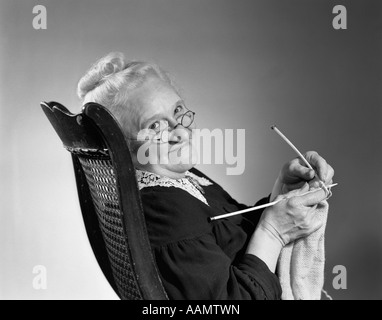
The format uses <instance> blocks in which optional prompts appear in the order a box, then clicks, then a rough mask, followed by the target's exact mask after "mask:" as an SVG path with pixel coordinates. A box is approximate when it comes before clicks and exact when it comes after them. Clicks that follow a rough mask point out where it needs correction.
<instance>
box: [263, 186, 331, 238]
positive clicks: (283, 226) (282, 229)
mask: <svg viewBox="0 0 382 320" xmlns="http://www.w3.org/2000/svg"><path fill="white" fill-rule="evenodd" d="M308 191H309V184H308V183H305V184H304V185H303V187H302V188H301V189H297V190H293V191H290V192H288V193H287V194H285V195H283V196H278V197H276V200H278V199H281V198H286V199H284V200H282V201H280V202H278V203H276V204H275V205H274V206H272V207H269V208H267V209H266V210H264V212H263V214H262V216H261V219H260V221H259V227H260V228H263V229H264V230H266V231H267V232H268V233H269V234H271V235H272V236H273V237H274V238H276V239H277V240H279V241H280V243H281V244H282V245H283V246H285V245H286V244H288V243H289V242H292V241H294V240H296V239H299V238H302V237H306V236H308V235H310V234H311V233H313V232H314V231H316V230H318V229H319V228H320V227H321V226H322V225H323V221H322V219H320V218H319V217H318V216H317V215H316V214H315V212H314V211H315V209H316V207H317V206H318V205H319V203H321V202H322V201H323V200H325V198H326V193H325V191H324V190H322V189H317V190H316V191H314V192H309V193H307V192H308Z"/></svg>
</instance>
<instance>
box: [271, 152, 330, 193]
mask: <svg viewBox="0 0 382 320" xmlns="http://www.w3.org/2000/svg"><path fill="white" fill-rule="evenodd" d="M304 157H305V159H306V160H307V161H308V162H309V163H310V165H311V166H312V167H313V169H314V170H315V171H316V172H317V174H318V178H319V179H320V180H321V181H322V182H324V183H325V185H327V184H330V183H332V181H333V176H334V170H333V168H332V167H331V166H330V165H329V164H328V163H327V162H326V160H325V159H324V158H323V157H321V156H320V155H319V154H318V153H317V152H315V151H308V152H306V153H305V154H304ZM305 182H309V186H310V188H317V187H319V181H317V179H315V172H314V171H313V170H311V169H309V168H308V167H307V166H306V164H305V163H304V162H303V161H302V160H301V159H300V158H295V159H293V160H291V161H289V162H288V163H286V164H285V165H284V166H283V168H282V169H281V171H280V174H279V176H278V178H277V180H276V182H275V185H274V187H273V190H272V196H271V200H274V199H275V198H276V197H277V196H278V195H281V194H285V193H287V192H290V191H292V190H296V189H299V188H301V187H302V186H303V185H304V183H305Z"/></svg>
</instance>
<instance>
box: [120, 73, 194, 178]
mask: <svg viewBox="0 0 382 320" xmlns="http://www.w3.org/2000/svg"><path fill="white" fill-rule="evenodd" d="M129 102H130V108H129V110H130V114H129V118H128V119H127V121H126V122H127V128H128V132H127V134H128V136H129V138H132V139H137V135H138V133H140V132H142V130H147V129H149V130H150V131H151V132H152V133H153V132H160V131H161V130H163V129H164V126H163V124H166V123H168V126H169V128H168V129H165V133H166V134H167V130H170V131H169V132H168V139H166V140H165V141H166V142H158V141H155V140H149V141H134V140H131V145H130V149H131V151H132V157H133V162H134V165H135V167H136V168H138V169H141V170H146V171H150V172H153V173H156V174H160V175H163V176H167V177H170V178H174V179H177V178H181V177H184V173H185V172H186V171H187V170H189V169H191V168H192V167H193V166H194V165H195V163H196V160H197V158H196V157H197V155H196V153H195V152H192V150H193V149H192V141H191V140H190V139H191V133H192V131H191V129H192V127H190V128H187V129H186V128H184V127H182V126H181V125H178V121H177V120H176V119H180V117H181V115H182V114H184V113H185V112H186V111H188V109H187V108H186V107H185V104H184V101H183V100H182V99H181V97H180V96H179V94H178V93H177V92H176V91H175V89H174V88H173V87H172V86H171V85H170V84H168V83H167V82H165V81H163V80H161V79H159V78H158V77H155V76H151V77H149V78H148V79H147V80H146V81H145V82H144V83H143V84H142V85H141V86H139V87H138V88H136V89H134V91H133V92H132V94H131V95H130V98H129ZM177 125H178V126H177ZM174 127H176V129H175V130H174ZM167 140H168V141H167ZM142 147H144V149H145V150H148V152H149V153H150V154H149V157H148V158H149V159H150V161H149V163H146V164H145V163H142V161H138V160H140V158H139V157H138V156H137V153H138V150H139V149H140V148H142Z"/></svg>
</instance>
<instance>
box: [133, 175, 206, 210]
mask: <svg viewBox="0 0 382 320" xmlns="http://www.w3.org/2000/svg"><path fill="white" fill-rule="evenodd" d="M136 176H137V182H138V188H139V190H141V189H143V188H147V187H155V186H160V187H175V188H180V189H183V190H184V191H186V192H188V193H189V194H191V195H192V196H194V197H195V198H197V199H199V200H200V201H202V202H204V203H205V204H206V205H208V202H207V200H206V198H205V197H204V195H203V193H204V191H203V186H209V185H212V182H211V181H209V180H208V179H206V178H204V177H199V176H197V175H196V174H194V173H192V172H189V171H186V173H185V177H184V178H180V179H171V178H168V177H165V176H161V175H158V174H156V173H152V172H148V171H143V170H139V169H136Z"/></svg>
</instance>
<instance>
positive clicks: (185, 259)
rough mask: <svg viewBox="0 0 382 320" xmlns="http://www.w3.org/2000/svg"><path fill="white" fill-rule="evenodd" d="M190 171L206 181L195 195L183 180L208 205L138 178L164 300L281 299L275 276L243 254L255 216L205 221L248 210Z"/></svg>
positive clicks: (173, 188) (183, 192) (179, 190)
mask: <svg viewBox="0 0 382 320" xmlns="http://www.w3.org/2000/svg"><path fill="white" fill-rule="evenodd" d="M143 172H144V171H143ZM190 172H191V173H192V174H193V175H196V176H198V177H203V178H202V179H204V178H206V179H208V181H209V182H210V184H209V185H206V184H205V185H204V186H202V190H201V191H199V190H200V188H198V184H197V183H195V179H192V178H191V179H188V180H190V181H191V182H193V183H192V185H194V186H195V188H193V187H192V188H193V192H200V195H201V197H204V198H205V200H206V201H207V203H208V204H206V203H205V202H203V201H201V200H200V199H198V198H197V197H196V196H194V195H195V194H196V193H194V195H192V194H190V192H187V190H184V188H180V187H177V186H171V185H166V184H164V185H163V184H162V185H161V184H158V183H150V182H149V183H148V182H147V181H148V180H147V179H146V180H145V179H143V180H142V179H139V178H138V183H139V186H140V192H141V197H142V203H143V209H144V213H145V216H146V221H147V228H148V233H149V238H150V242H151V245H152V249H153V252H154V255H155V258H156V262H157V265H158V268H159V272H160V275H161V279H162V281H163V285H164V287H165V289H166V292H167V294H168V296H169V298H170V299H188V300H195V299H201V300H218V299H224V300H227V299H230V300H231V299H256V300H257V299H259V300H260V299H261V300H263V299H281V287H280V283H279V280H278V278H277V276H276V275H275V274H274V273H272V272H271V271H270V270H269V268H268V267H267V265H266V264H265V263H264V262H263V261H262V260H261V259H259V258H258V257H256V256H254V255H251V254H246V253H245V250H246V247H247V243H248V241H249V240H250V237H251V236H252V233H253V231H254V230H255V227H256V225H257V223H258V220H259V218H260V215H261V212H260V211H257V212H251V213H248V214H247V215H245V216H243V215H238V216H234V217H230V218H226V219H221V220H216V221H212V222H211V221H209V219H208V218H209V217H211V216H215V215H219V214H224V213H227V212H232V211H237V210H241V209H245V208H248V207H247V206H245V205H243V204H240V203H238V202H237V201H235V200H234V199H232V197H231V196H230V195H229V194H228V193H227V192H225V191H224V190H223V189H222V188H221V187H220V186H219V185H218V184H216V183H214V182H213V181H212V180H211V179H209V178H207V177H206V176H205V175H203V174H202V173H201V172H200V171H198V170H196V169H195V168H193V169H191V170H190ZM144 173H145V174H146V172H144ZM158 177H159V176H156V178H158ZM146 178H147V177H146ZM150 178H151V177H150ZM182 180H183V179H182ZM186 180H187V179H186ZM204 181H207V180H204ZM186 182H187V181H186ZM188 188H189V187H188ZM203 192H204V194H203ZM266 201H268V199H266V198H265V199H262V200H261V202H266ZM258 204H259V203H258Z"/></svg>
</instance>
